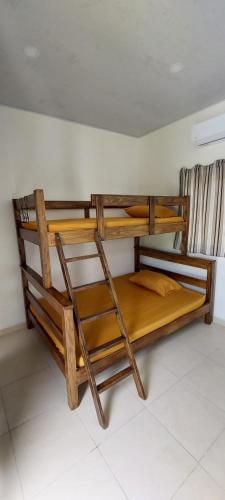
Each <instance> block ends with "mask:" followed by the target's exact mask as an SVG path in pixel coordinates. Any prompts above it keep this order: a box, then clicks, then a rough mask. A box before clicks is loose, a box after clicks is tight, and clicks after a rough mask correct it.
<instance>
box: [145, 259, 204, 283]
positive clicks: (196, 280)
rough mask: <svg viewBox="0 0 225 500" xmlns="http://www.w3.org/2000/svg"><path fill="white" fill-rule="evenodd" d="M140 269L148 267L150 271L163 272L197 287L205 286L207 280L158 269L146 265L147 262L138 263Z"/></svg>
mask: <svg viewBox="0 0 225 500" xmlns="http://www.w3.org/2000/svg"><path fill="white" fill-rule="evenodd" d="M140 268H141V269H149V270H150V271H155V272H158V273H163V274H165V275H166V276H169V277H170V278H172V279H174V280H176V281H180V282H181V283H187V284H189V285H192V286H196V287H198V288H204V289H206V288H207V281H206V280H202V279H200V278H194V277H192V276H187V275H185V274H180V273H175V272H173V271H167V270H166V269H160V268H157V267H154V266H148V265H147V264H142V263H141V264H140Z"/></svg>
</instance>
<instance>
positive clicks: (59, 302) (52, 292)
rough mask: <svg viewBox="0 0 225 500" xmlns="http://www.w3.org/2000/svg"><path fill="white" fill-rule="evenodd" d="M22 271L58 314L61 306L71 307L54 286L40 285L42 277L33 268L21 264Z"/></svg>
mask: <svg viewBox="0 0 225 500" xmlns="http://www.w3.org/2000/svg"><path fill="white" fill-rule="evenodd" d="M21 270H22V272H23V273H24V274H25V276H26V278H27V279H28V281H29V282H30V283H31V284H32V285H33V286H34V288H36V290H37V291H38V292H39V293H40V294H41V295H42V296H43V297H45V298H46V299H47V300H48V302H49V303H50V304H51V305H52V306H53V307H54V308H55V309H56V311H58V312H59V313H60V314H61V313H62V308H63V307H67V308H71V309H72V305H71V304H70V302H69V301H68V300H67V299H66V297H65V296H64V295H62V294H61V293H60V292H59V291H58V290H56V288H54V287H51V288H48V289H46V288H44V287H43V285H42V278H41V276H40V275H39V274H38V273H36V271H34V270H33V269H31V268H30V267H29V266H27V265H26V266H22V267H21Z"/></svg>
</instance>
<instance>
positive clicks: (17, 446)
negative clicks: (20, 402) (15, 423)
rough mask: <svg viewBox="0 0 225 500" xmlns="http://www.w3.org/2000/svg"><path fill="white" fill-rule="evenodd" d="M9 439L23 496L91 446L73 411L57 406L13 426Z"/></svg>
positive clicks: (43, 484)
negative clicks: (11, 440)
mask: <svg viewBox="0 0 225 500" xmlns="http://www.w3.org/2000/svg"><path fill="white" fill-rule="evenodd" d="M12 438H13V444H14V450H15V455H16V460H17V465H18V470H19V474H20V478H21V482H22V486H23V489H24V493H25V498H26V499H28V498H30V497H31V496H32V495H34V494H35V493H38V492H40V491H41V490H42V489H43V488H44V487H45V486H47V485H48V484H49V483H50V482H51V481H53V480H54V479H56V478H57V477H58V475H59V474H62V473H63V472H64V471H65V470H66V469H67V468H68V467H70V466H71V465H72V464H73V463H75V462H76V461H77V460H79V459H80V460H81V459H82V458H83V457H84V456H85V455H87V454H88V453H89V452H90V451H91V450H92V449H93V448H94V443H93V441H92V440H91V438H90V436H89V434H88V433H87V431H86V430H85V428H84V426H83V424H82V423H81V421H80V418H79V416H78V415H77V414H76V412H71V411H70V410H65V409H61V408H59V409H58V410H57V411H56V410H52V411H50V412H48V413H45V414H42V415H40V416H38V417H36V418H34V419H32V420H30V421H29V422H26V423H24V424H22V425H21V426H19V427H17V428H16V429H14V430H13V431H12Z"/></svg>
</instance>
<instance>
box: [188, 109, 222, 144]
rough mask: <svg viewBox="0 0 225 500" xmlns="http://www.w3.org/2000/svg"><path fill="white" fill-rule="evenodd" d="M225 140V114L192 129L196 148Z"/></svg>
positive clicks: (197, 124) (198, 124)
mask: <svg viewBox="0 0 225 500" xmlns="http://www.w3.org/2000/svg"><path fill="white" fill-rule="evenodd" d="M223 140H225V114H224V115H220V116H216V117H215V118H210V120H206V121H205V122H201V123H196V124H195V125H193V127H192V142H193V144H194V145H195V146H206V145H207V144H211V143H213V142H218V141H223Z"/></svg>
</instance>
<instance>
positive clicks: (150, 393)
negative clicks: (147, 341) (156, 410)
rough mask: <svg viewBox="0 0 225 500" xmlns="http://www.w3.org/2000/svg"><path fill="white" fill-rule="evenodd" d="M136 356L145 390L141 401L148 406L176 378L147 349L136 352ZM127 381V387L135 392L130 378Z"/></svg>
mask: <svg viewBox="0 0 225 500" xmlns="http://www.w3.org/2000/svg"><path fill="white" fill-rule="evenodd" d="M136 358H137V363H138V368H139V371H140V375H141V379H142V383H143V386H144V389H145V392H146V400H145V401H143V403H144V404H145V405H146V406H148V405H149V404H150V403H151V402H152V401H154V400H155V399H157V398H158V397H159V396H161V395H162V394H163V393H164V392H166V391H167V390H168V389H169V388H170V387H171V386H172V385H173V384H175V382H177V380H178V379H177V377H176V376H175V375H174V374H173V373H171V372H170V371H169V370H167V368H165V367H164V366H163V365H162V364H161V363H160V362H159V361H158V360H156V359H154V357H152V356H151V354H150V350H149V349H146V350H144V351H141V352H140V353H137V354H136ZM127 382H128V384H129V389H130V390H131V391H132V392H133V393H134V394H136V393H137V391H136V387H135V385H134V383H133V381H132V380H131V378H129V379H127Z"/></svg>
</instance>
